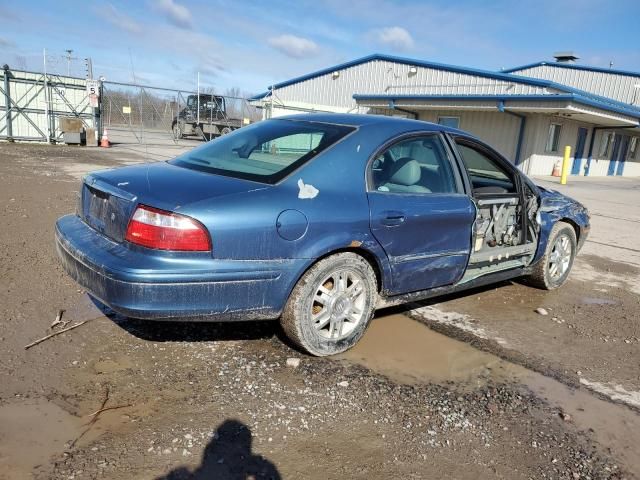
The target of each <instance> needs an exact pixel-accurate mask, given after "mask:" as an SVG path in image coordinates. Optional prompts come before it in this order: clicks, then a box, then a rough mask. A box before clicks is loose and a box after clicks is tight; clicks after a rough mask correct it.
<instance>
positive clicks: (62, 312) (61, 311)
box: [49, 309, 64, 328]
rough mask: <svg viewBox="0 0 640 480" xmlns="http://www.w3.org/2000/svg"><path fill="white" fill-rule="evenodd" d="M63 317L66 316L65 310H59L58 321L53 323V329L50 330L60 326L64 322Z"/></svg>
mask: <svg viewBox="0 0 640 480" xmlns="http://www.w3.org/2000/svg"><path fill="white" fill-rule="evenodd" d="M62 315H64V310H62V309H60V310H58V315H56V319H55V320H54V321H53V323H52V324H51V327H49V328H53V327H55V326H56V325H60V324H61V323H63V322H62Z"/></svg>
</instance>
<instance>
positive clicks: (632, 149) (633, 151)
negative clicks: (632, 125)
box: [629, 137, 640, 158]
mask: <svg viewBox="0 0 640 480" xmlns="http://www.w3.org/2000/svg"><path fill="white" fill-rule="evenodd" d="M638 143H640V142H638V137H631V142H629V158H636V155H637V154H638Z"/></svg>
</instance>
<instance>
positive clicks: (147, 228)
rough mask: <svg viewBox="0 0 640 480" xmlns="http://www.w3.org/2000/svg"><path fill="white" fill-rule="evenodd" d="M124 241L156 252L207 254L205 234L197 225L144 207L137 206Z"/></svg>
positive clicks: (188, 219)
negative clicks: (154, 249) (172, 251)
mask: <svg viewBox="0 0 640 480" xmlns="http://www.w3.org/2000/svg"><path fill="white" fill-rule="evenodd" d="M125 240H127V241H128V242H131V243H135V244H137V245H142V246H144V247H148V248H156V249H159V250H181V251H198V252H204V251H209V250H211V241H210V240H209V234H208V233H207V230H206V229H205V228H204V226H203V225H202V224H201V223H200V222H198V221H196V220H194V219H192V218H189V217H186V216H184V215H179V214H177V213H173V212H167V211H165V210H159V209H157V208H152V207H147V206H145V205H140V206H138V208H136V211H135V212H134V214H133V216H132V217H131V220H129V225H128V226H127V234H126V235H125Z"/></svg>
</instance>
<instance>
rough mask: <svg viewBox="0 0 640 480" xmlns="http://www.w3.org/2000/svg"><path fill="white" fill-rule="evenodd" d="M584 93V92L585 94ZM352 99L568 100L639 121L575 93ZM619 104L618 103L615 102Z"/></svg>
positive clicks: (632, 112) (639, 112) (638, 113)
mask: <svg viewBox="0 0 640 480" xmlns="http://www.w3.org/2000/svg"><path fill="white" fill-rule="evenodd" d="M585 93H586V92H585ZM353 98H354V99H355V100H356V101H357V100H389V101H393V100H495V101H508V100H537V101H555V100H568V101H572V102H576V103H580V104H582V105H589V106H591V107H597V108H601V109H603V110H607V111H610V112H615V113H621V114H623V115H629V116H630V117H635V118H638V119H640V109H638V108H634V107H630V106H628V105H625V104H621V105H613V104H612V103H611V102H602V101H600V100H598V99H596V98H593V96H592V95H587V96H585V95H580V94H576V93H566V94H561V95H367V94H354V95H353ZM616 103H619V102H616Z"/></svg>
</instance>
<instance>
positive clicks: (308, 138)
mask: <svg viewBox="0 0 640 480" xmlns="http://www.w3.org/2000/svg"><path fill="white" fill-rule="evenodd" d="M353 130H354V128H353V127H346V126H343V125H330V124H326V123H315V122H300V121H293V120H266V121H264V122H259V123H255V124H253V125H251V126H248V127H244V128H241V129H239V130H236V131H235V132H233V133H230V134H228V135H225V136H222V137H219V138H217V139H216V140H214V141H212V142H209V143H207V144H205V145H203V146H201V147H198V148H196V149H194V150H191V151H190V152H188V153H185V154H184V155H181V156H179V157H178V158H176V159H175V160H172V161H171V162H169V163H171V164H173V165H177V166H179V167H184V168H190V169H192V170H200V171H203V172H208V173H215V174H218V175H226V176H229V177H236V178H244V179H247V180H253V181H257V182H263V183H276V182H278V181H280V180H281V179H282V178H284V177H285V176H286V175H288V174H289V173H291V172H293V171H294V170H296V169H297V168H298V167H300V166H301V165H303V164H304V163H306V162H307V161H309V160H310V159H312V158H313V157H315V156H316V155H318V154H319V153H320V152H322V151H323V150H325V149H326V148H328V147H330V146H331V145H333V144H334V143H336V142H337V141H338V140H340V139H341V138H343V137H344V136H345V135H347V134H348V133H350V132H352V131H353Z"/></svg>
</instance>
